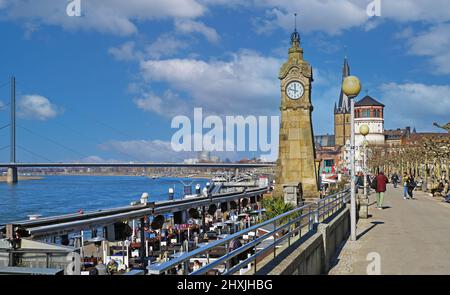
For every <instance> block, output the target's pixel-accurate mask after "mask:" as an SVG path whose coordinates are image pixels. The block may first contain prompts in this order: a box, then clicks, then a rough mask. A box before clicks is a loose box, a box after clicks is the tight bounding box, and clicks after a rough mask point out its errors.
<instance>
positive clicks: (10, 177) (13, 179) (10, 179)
mask: <svg viewBox="0 0 450 295" xmlns="http://www.w3.org/2000/svg"><path fill="white" fill-rule="evenodd" d="M18 182H19V177H18V173H17V167H8V171H7V173H6V183H8V184H15V183H18Z"/></svg>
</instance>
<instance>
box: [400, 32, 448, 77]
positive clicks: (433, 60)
mask: <svg viewBox="0 0 450 295" xmlns="http://www.w3.org/2000/svg"><path fill="white" fill-rule="evenodd" d="M400 36H405V38H406V40H407V47H408V53H409V54H412V55H418V56H425V57H428V58H429V62H430V68H429V70H430V71H432V72H433V73H436V74H450V52H449V50H448V49H449V48H450V24H440V25H436V26H432V27H431V28H430V29H429V30H427V31H424V32H420V33H418V34H415V35H414V34H413V33H411V32H408V31H405V34H404V35H400Z"/></svg>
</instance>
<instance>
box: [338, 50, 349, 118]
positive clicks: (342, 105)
mask: <svg viewBox="0 0 450 295" xmlns="http://www.w3.org/2000/svg"><path fill="white" fill-rule="evenodd" d="M348 76H350V66H349V63H348V59H347V57H345V59H344V67H343V68H342V82H344V79H345V78H347V77H348ZM334 113H335V114H347V113H350V100H349V99H348V97H347V96H346V95H345V94H344V91H342V88H341V93H340V94H339V103H338V105H337V106H336V105H335V106H334Z"/></svg>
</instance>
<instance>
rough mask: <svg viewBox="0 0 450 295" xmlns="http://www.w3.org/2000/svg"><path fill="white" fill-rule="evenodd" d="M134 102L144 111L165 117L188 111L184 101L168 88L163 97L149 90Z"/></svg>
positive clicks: (183, 113)
mask: <svg viewBox="0 0 450 295" xmlns="http://www.w3.org/2000/svg"><path fill="white" fill-rule="evenodd" d="M134 103H135V104H136V105H137V107H138V108H140V109H142V110H144V111H147V112H154V113H157V114H159V115H162V116H165V117H174V116H179V115H186V114H187V113H188V112H189V107H188V105H187V104H186V102H185V101H183V100H182V99H181V98H180V97H179V96H178V95H177V94H176V93H173V92H172V91H170V90H167V91H166V92H165V93H164V95H163V97H159V96H157V95H155V94H153V93H151V92H150V93H149V92H144V93H143V94H142V97H141V98H137V99H135V100H134Z"/></svg>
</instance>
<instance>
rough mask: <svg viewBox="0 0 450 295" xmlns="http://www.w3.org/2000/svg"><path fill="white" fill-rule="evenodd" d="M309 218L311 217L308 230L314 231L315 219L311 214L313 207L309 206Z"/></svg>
mask: <svg viewBox="0 0 450 295" xmlns="http://www.w3.org/2000/svg"><path fill="white" fill-rule="evenodd" d="M308 217H309V219H308V229H309V230H312V229H313V226H312V225H313V223H312V222H313V217H312V214H311V206H308Z"/></svg>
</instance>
